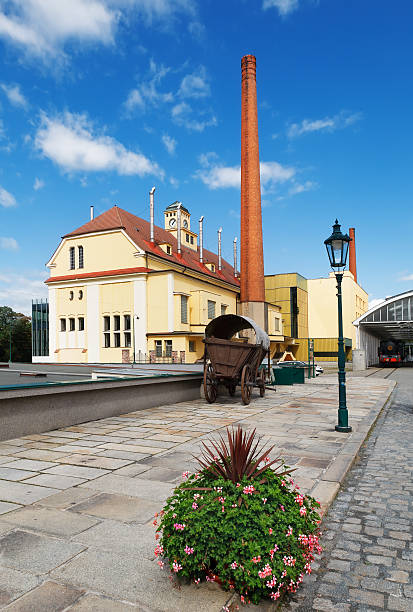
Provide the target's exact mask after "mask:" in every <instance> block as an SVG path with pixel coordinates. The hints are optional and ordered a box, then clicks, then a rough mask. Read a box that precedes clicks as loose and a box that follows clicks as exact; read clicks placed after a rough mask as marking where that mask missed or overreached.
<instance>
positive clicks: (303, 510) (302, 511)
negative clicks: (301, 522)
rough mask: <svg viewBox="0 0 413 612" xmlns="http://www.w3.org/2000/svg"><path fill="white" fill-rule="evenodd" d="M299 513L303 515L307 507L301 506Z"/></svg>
mask: <svg viewBox="0 0 413 612" xmlns="http://www.w3.org/2000/svg"><path fill="white" fill-rule="evenodd" d="M300 514H301V516H305V515H306V514H307V508H306V507H305V506H301V508H300Z"/></svg>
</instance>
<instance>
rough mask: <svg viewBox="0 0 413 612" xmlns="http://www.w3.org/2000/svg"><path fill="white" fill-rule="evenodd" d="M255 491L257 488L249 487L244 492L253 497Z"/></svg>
mask: <svg viewBox="0 0 413 612" xmlns="http://www.w3.org/2000/svg"><path fill="white" fill-rule="evenodd" d="M254 491H255V488H254V487H253V485H248V486H247V487H244V488H243V490H242V492H243V493H245V495H252V494H253V493H254Z"/></svg>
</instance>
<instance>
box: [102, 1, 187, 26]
mask: <svg viewBox="0 0 413 612" xmlns="http://www.w3.org/2000/svg"><path fill="white" fill-rule="evenodd" d="M106 2H107V4H111V5H113V6H115V7H119V8H122V9H131V11H133V13H135V14H137V15H138V16H139V17H142V18H143V19H144V20H145V22H146V23H147V24H148V25H151V24H152V23H153V22H154V21H166V22H167V23H170V22H171V20H173V19H174V18H176V16H177V15H178V14H179V13H184V14H189V15H192V16H195V15H196V2H195V0H106Z"/></svg>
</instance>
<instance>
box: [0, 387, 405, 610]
mask: <svg viewBox="0 0 413 612" xmlns="http://www.w3.org/2000/svg"><path fill="white" fill-rule="evenodd" d="M393 385H394V383H393V382H391V381H387V380H380V379H378V380H376V379H374V378H370V377H369V378H349V381H348V403H349V408H350V410H351V423H352V425H353V433H351V434H341V433H337V432H336V431H334V424H335V422H336V419H337V376H324V375H323V377H320V379H318V380H315V381H312V382H311V383H307V384H305V385H296V386H294V387H279V388H277V392H276V393H274V392H273V391H268V393H267V394H266V397H265V398H262V399H261V398H259V397H258V395H257V393H254V396H253V401H252V402H251V404H250V405H249V406H243V405H242V403H241V399H240V394H239V391H238V393H237V395H236V396H235V398H230V397H229V396H228V395H227V394H224V395H222V396H220V397H219V400H218V402H217V403H215V404H213V405H209V404H206V402H205V401H204V400H197V401H193V402H184V403H181V404H174V405H168V406H162V407H159V408H151V409H148V410H141V411H137V412H133V413H130V414H125V415H121V416H119V417H113V418H107V419H101V420H99V421H93V422H90V423H83V424H81V425H78V426H74V427H66V428H63V429H60V430H56V431H49V432H46V433H44V434H38V435H29V436H25V437H23V438H19V439H16V440H9V441H7V442H2V443H0V608H1V607H2V606H3V607H5V608H6V609H7V610H9V611H10V612H11V611H13V612H23V611H26V610H33V611H34V612H43V611H44V612H51V611H53V612H57V611H60V610H65V611H66V610H71V611H76V612H86V611H94V612H106V611H108V612H128V611H130V610H140V611H144V610H150V611H153V610H156V611H158V612H159V611H167V612H173V611H175V612H201V611H203V610H204V611H205V612H217V611H219V610H221V609H222V606H223V605H224V604H225V603H226V602H227V600H228V598H229V594H228V593H226V592H224V591H222V590H220V589H219V588H217V585H211V584H202V585H200V587H199V588H197V587H195V585H191V586H185V587H182V588H181V589H180V590H178V589H176V588H172V586H171V584H170V582H169V580H168V575H167V573H166V572H161V571H160V570H159V568H158V566H157V565H156V563H155V561H154V553H153V550H154V528H153V527H152V525H151V522H152V520H153V515H154V513H155V512H157V511H159V510H160V508H161V507H162V505H163V502H164V500H165V499H166V498H167V497H168V496H169V494H170V493H171V491H172V489H173V488H174V486H175V484H176V482H178V481H181V474H182V471H183V470H190V471H193V470H194V469H195V467H196V465H197V464H196V463H195V462H194V460H193V459H192V456H191V455H192V453H197V452H198V449H199V446H200V440H202V439H203V438H205V437H210V435H211V434H213V436H215V435H216V434H217V433H218V432H224V431H225V429H224V428H225V427H226V426H227V425H236V424H238V423H239V424H242V425H243V426H245V427H247V428H253V427H256V428H257V431H258V433H260V434H262V435H263V436H264V439H265V441H267V442H268V443H269V444H276V448H277V451H278V452H279V453H281V454H282V455H283V456H284V457H285V459H286V461H287V462H288V464H289V465H293V466H294V467H297V472H296V473H295V474H296V476H295V477H294V479H295V480H296V481H297V482H299V483H300V485H301V488H302V490H303V491H309V490H311V491H312V492H313V494H314V496H316V497H317V498H318V499H320V500H321V501H323V503H324V504H325V505H328V503H329V502H330V501H331V499H332V498H333V497H334V495H335V493H336V491H337V490H338V488H339V483H340V482H341V480H342V478H343V476H344V474H345V472H346V470H347V469H348V467H349V465H350V463H351V461H352V460H353V458H354V456H355V454H356V453H357V451H358V449H359V446H360V445H361V443H362V441H363V440H364V438H365V436H366V433H367V432H368V430H369V428H370V426H371V424H372V422H373V420H374V419H375V418H376V416H377V414H378V411H379V410H380V409H381V407H382V406H383V403H384V402H385V401H386V399H387V397H388V396H389V394H390V392H391V390H392V387H393ZM399 531H401V530H399ZM398 541H399V542H402V540H398ZM399 545H400V546H401V544H399Z"/></svg>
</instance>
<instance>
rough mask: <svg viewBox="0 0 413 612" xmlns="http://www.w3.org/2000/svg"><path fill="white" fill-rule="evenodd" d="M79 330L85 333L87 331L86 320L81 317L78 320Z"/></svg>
mask: <svg viewBox="0 0 413 612" xmlns="http://www.w3.org/2000/svg"><path fill="white" fill-rule="evenodd" d="M77 328H78V330H79V331H83V330H84V329H85V318H84V317H79V318H78V320H77Z"/></svg>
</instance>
